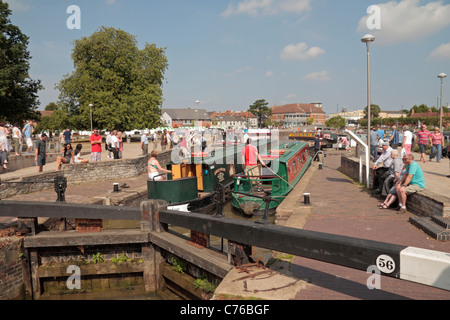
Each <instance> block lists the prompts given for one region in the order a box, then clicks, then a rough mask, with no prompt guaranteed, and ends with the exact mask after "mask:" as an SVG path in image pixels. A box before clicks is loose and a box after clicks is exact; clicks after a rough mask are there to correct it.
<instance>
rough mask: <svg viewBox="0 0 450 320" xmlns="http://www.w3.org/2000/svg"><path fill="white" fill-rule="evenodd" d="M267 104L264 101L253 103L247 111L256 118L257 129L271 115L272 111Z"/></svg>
mask: <svg viewBox="0 0 450 320" xmlns="http://www.w3.org/2000/svg"><path fill="white" fill-rule="evenodd" d="M268 105H269V103H268V102H266V100H264V99H262V100H257V101H255V102H254V103H253V104H252V105H251V106H250V107H249V109H248V111H249V112H251V113H253V114H254V115H255V116H256V117H257V118H258V128H260V127H261V125H262V124H263V123H264V121H265V120H266V119H267V118H268V117H269V116H271V115H272V109H270V108H269V107H268Z"/></svg>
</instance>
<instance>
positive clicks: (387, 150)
mask: <svg viewBox="0 0 450 320" xmlns="http://www.w3.org/2000/svg"><path fill="white" fill-rule="evenodd" d="M382 149H383V152H382V153H381V155H380V157H379V158H378V159H377V161H375V164H374V165H373V166H372V169H373V170H374V171H376V181H374V187H375V182H377V190H376V191H375V193H376V194H380V193H381V191H382V188H383V183H384V180H386V179H387V177H388V176H389V168H390V167H391V164H392V160H393V159H392V157H391V152H392V150H393V149H392V148H391V147H390V145H389V142H383V144H382ZM381 164H383V166H382V167H378V166H379V165H381Z"/></svg>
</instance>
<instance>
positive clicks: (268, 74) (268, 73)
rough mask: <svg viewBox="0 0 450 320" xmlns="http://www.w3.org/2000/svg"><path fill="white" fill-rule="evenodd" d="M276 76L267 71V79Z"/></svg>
mask: <svg viewBox="0 0 450 320" xmlns="http://www.w3.org/2000/svg"><path fill="white" fill-rule="evenodd" d="M273 76H274V73H273V72H272V71H270V70H269V71H267V72H266V77H273Z"/></svg>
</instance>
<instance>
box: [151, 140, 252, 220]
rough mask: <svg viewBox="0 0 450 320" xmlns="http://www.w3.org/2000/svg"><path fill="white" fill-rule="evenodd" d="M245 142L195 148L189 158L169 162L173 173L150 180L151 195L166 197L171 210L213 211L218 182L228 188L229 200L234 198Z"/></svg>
mask: <svg viewBox="0 0 450 320" xmlns="http://www.w3.org/2000/svg"><path fill="white" fill-rule="evenodd" d="M243 146H244V145H236V146H231V147H228V148H216V149H213V148H211V149H210V150H209V152H194V153H192V154H191V157H190V158H189V159H177V160H175V161H171V162H169V163H168V164H167V169H168V170H171V171H172V173H171V174H168V175H167V180H159V181H156V180H148V181H147V187H148V198H149V199H161V200H165V201H166V202H167V203H168V205H169V206H168V207H169V209H170V210H180V211H185V212H199V213H208V214H211V213H213V212H214V211H215V209H216V201H217V195H216V194H217V193H216V191H217V185H218V184H221V186H222V187H223V188H224V191H225V200H226V201H229V200H231V191H232V186H233V183H234V179H233V176H234V174H235V173H236V172H241V171H242V170H243V169H242V165H240V164H239V163H240V159H239V158H238V156H239V157H240V154H241V151H242V148H243ZM172 158H175V157H172Z"/></svg>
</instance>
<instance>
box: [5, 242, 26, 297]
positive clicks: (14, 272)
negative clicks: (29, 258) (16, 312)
mask: <svg viewBox="0 0 450 320" xmlns="http://www.w3.org/2000/svg"><path fill="white" fill-rule="evenodd" d="M21 247H22V239H20V238H18V237H7V238H0V300H11V299H15V298H18V297H19V296H20V295H21V294H22V290H23V288H24V285H23V283H24V278H23V268H22V264H23V262H22V258H21V256H20V252H21Z"/></svg>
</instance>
